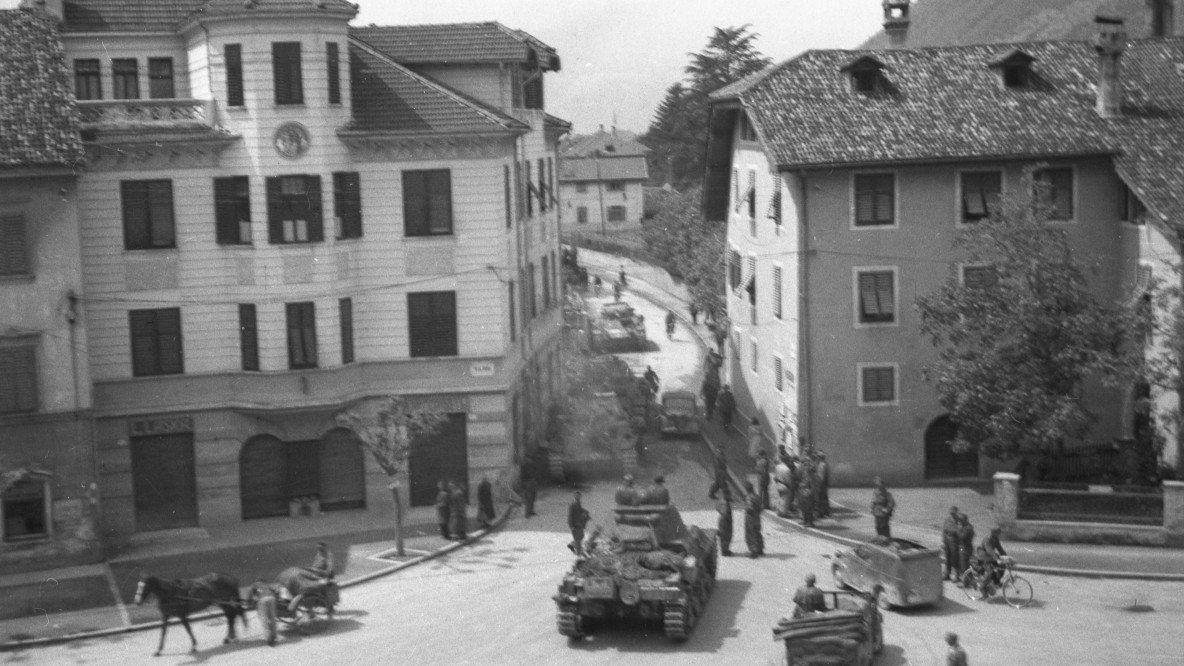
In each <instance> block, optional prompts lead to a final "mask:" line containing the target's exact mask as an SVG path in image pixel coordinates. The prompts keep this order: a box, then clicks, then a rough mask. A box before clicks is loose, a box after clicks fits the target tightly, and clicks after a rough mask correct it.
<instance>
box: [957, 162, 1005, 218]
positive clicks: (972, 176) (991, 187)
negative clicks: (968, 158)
mask: <svg viewBox="0 0 1184 666" xmlns="http://www.w3.org/2000/svg"><path fill="white" fill-rule="evenodd" d="M1002 188H1003V174H1001V173H1000V172H998V171H966V172H963V173H962V223H963V224H969V223H972V222H978V221H979V220H981V219H984V218H986V217H987V216H989V215H990V214H991V210H993V209H994V208H996V207H997V206H998V205H999V194H1000V192H1001V191H1002Z"/></svg>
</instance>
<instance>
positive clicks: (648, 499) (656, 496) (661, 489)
mask: <svg viewBox="0 0 1184 666" xmlns="http://www.w3.org/2000/svg"><path fill="white" fill-rule="evenodd" d="M669 503H670V489H669V488H667V487H666V477H664V476H662V475H661V474H659V475H658V476H655V477H654V484H653V485H652V486H650V487H649V488H646V491H645V502H643V504H669Z"/></svg>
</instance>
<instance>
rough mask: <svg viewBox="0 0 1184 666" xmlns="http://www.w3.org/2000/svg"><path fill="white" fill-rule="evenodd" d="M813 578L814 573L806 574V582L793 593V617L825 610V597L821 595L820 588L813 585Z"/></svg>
mask: <svg viewBox="0 0 1184 666" xmlns="http://www.w3.org/2000/svg"><path fill="white" fill-rule="evenodd" d="M815 580H816V579H815V578H814V574H812V573H811V574H806V584H805V585H803V586H801V587H799V588H798V590H797V592H794V593H793V604H794V608H793V616H794V618H795V619H796V618H799V617H802V616H803V615H808V614H810V613H822V612H825V611H826V598H825V597H823V595H822V590H820V589H818V588H817V587H815V586H814V582H815Z"/></svg>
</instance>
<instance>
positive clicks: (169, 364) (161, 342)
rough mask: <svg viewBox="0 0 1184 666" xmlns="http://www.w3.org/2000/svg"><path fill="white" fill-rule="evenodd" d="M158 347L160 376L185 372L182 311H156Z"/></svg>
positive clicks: (169, 309) (174, 309)
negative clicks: (182, 347) (182, 344)
mask: <svg viewBox="0 0 1184 666" xmlns="http://www.w3.org/2000/svg"><path fill="white" fill-rule="evenodd" d="M156 335H157V347H158V349H159V351H160V374H162V375H174V374H181V373H182V372H184V363H183V361H182V351H181V309H180V308H164V309H161V310H157V311H156Z"/></svg>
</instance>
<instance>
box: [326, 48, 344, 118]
mask: <svg viewBox="0 0 1184 666" xmlns="http://www.w3.org/2000/svg"><path fill="white" fill-rule="evenodd" d="M325 60H326V61H327V63H328V67H329V72H328V75H329V103H330V104H341V63H340V60H341V58H340V55H339V53H338V47H337V42H329V43H327V44H325Z"/></svg>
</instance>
